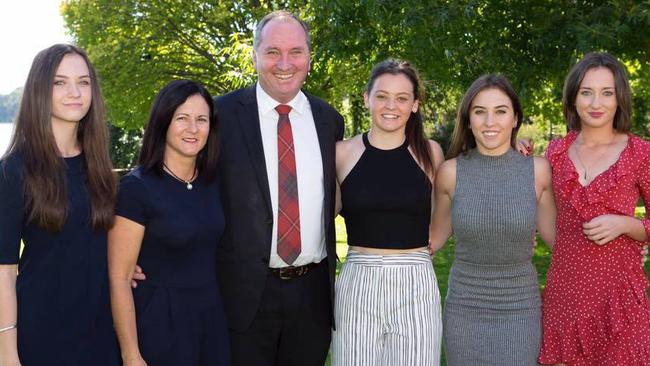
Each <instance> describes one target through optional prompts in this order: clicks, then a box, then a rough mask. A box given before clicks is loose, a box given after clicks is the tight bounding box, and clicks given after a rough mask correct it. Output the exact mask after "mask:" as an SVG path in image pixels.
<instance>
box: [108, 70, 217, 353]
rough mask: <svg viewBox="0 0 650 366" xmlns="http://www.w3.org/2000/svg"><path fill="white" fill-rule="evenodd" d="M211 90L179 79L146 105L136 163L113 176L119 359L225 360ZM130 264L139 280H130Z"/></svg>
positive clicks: (111, 257)
mask: <svg viewBox="0 0 650 366" xmlns="http://www.w3.org/2000/svg"><path fill="white" fill-rule="evenodd" d="M217 153H218V136H217V118H216V115H215V113H214V109H213V105H212V97H211V96H210V94H209V93H208V92H207V90H205V88H204V87H202V86H200V85H199V84H197V83H195V82H192V81H188V80H180V81H173V82H171V83H170V84H168V85H167V86H166V87H165V88H163V89H162V90H161V91H160V93H159V94H158V96H157V97H156V100H155V101H154V103H153V106H152V108H151V113H150V115H149V121H148V124H147V127H146V129H145V133H144V138H143V143H142V150H141V151H140V158H139V167H138V168H136V169H134V170H133V171H131V172H130V173H129V174H127V175H126V176H125V177H124V178H123V179H122V181H121V183H120V187H119V193H118V199H117V209H116V218H115V226H114V227H113V229H111V231H110V232H109V239H108V242H109V252H108V261H109V277H110V284H111V286H110V287H111V297H112V307H113V316H114V318H115V329H116V331H117V335H118V338H119V341H120V346H121V349H122V360H123V362H124V365H126V366H131V365H150V366H160V365H188V366H190V365H206V366H207V365H210V366H218V365H228V364H229V349H228V348H229V345H228V336H227V327H226V320H225V316H224V313H223V306H222V302H221V297H220V295H219V289H218V287H217V282H216V281H217V278H216V268H215V254H216V247H217V243H218V241H219V238H220V236H221V234H222V233H223V229H224V217H223V212H222V207H221V201H220V198H219V189H218V186H217V181H216V179H215V178H216V177H215V175H216V165H217V164H216V160H217ZM136 261H137V263H138V264H139V265H140V266H141V267H142V268H143V269H144V270H145V271H146V273H147V280H146V281H142V282H141V283H140V284H139V285H138V286H137V287H136V288H134V289H133V290H132V289H131V286H130V284H131V280H132V277H133V273H134V269H135V266H136Z"/></svg>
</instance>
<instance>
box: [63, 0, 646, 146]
mask: <svg viewBox="0 0 650 366" xmlns="http://www.w3.org/2000/svg"><path fill="white" fill-rule="evenodd" d="M282 8H286V9H288V10H290V11H294V12H296V13H297V14H299V15H300V16H301V17H302V18H303V19H305V20H306V21H307V23H308V24H309V25H310V27H311V32H312V40H313V41H312V43H313V59H312V71H311V72H310V76H309V78H308V80H307V84H306V85H305V88H306V89H307V90H309V91H310V92H312V93H314V94H316V95H319V96H321V97H323V98H325V99H326V100H328V101H329V102H330V103H332V104H333V105H335V106H336V107H337V108H339V110H341V111H342V112H343V113H344V114H345V115H346V117H347V118H346V119H347V127H348V128H347V129H346V130H347V134H348V135H351V134H353V133H357V132H359V131H361V130H362V129H364V128H366V127H367V123H368V121H367V117H366V113H365V111H364V108H363V100H362V93H363V89H364V87H365V83H366V79H367V76H368V74H369V71H370V69H371V68H372V66H373V64H375V63H376V62H379V61H381V60H383V59H385V58H387V57H398V58H404V59H408V60H410V61H411V62H412V63H413V64H414V65H416V66H417V67H418V69H419V70H420V72H421V76H422V78H423V79H424V80H425V86H426V92H427V95H428V98H427V100H426V103H425V104H424V111H425V115H426V120H427V123H428V131H429V132H430V133H431V134H433V135H438V136H439V138H441V139H444V137H445V135H446V134H447V133H448V131H449V129H450V128H449V123H450V122H451V121H453V118H454V115H455V108H456V104H457V102H458V100H459V98H460V97H461V96H462V93H463V92H464V90H465V88H467V87H468V86H469V84H470V83H471V82H472V81H473V80H474V79H475V78H476V77H478V76H480V75H481V74H484V73H488V72H500V73H503V74H505V75H506V76H508V77H509V78H510V79H511V81H512V82H513V85H514V86H515V89H516V90H517V91H518V93H519V95H520V97H521V98H522V102H523V105H524V109H525V115H526V121H528V122H530V123H531V125H530V126H531V128H529V132H530V133H532V134H535V135H536V136H535V137H537V138H538V139H541V138H542V137H543V138H548V137H549V136H550V134H551V133H553V134H562V133H564V131H565V130H564V127H563V126H564V123H563V122H562V116H561V89H562V84H563V81H564V77H565V76H566V74H567V72H568V71H569V69H570V67H571V66H572V65H573V64H574V63H575V62H576V61H577V60H578V59H579V58H580V57H582V56H583V55H584V54H585V53H587V52H590V51H609V52H612V53H613V54H615V55H616V56H617V57H619V59H621V60H622V61H623V62H624V63H625V65H626V66H627V68H628V72H629V75H630V80H631V83H632V86H633V90H634V106H635V114H634V131H635V132H637V133H639V134H641V135H644V136H646V137H648V136H650V127H649V126H648V120H649V119H650V32H648V31H647V30H648V29H650V3H649V2H647V1H627V0H610V1H585V0H577V1H563V0H544V1H537V2H531V1H527V0H502V1H490V0H465V1H440V0H428V1H426V0H425V1H422V0H402V1H387V0H375V1H370V0H357V1H343V0H311V1H246V2H242V1H233V0H221V1H191V2H190V1H182V0H161V1H157V2H150V1H138V0H120V1H112V0H71V1H68V2H66V3H64V5H63V6H62V12H63V15H64V18H65V21H66V24H67V26H68V28H69V30H70V32H71V34H72V35H73V37H74V38H75V40H76V42H77V43H78V45H79V46H81V47H83V48H85V49H86V50H87V51H88V53H89V55H90V57H91V59H92V60H93V62H94V63H95V66H96V67H97V69H98V70H99V73H100V75H101V78H102V81H101V82H102V87H103V90H104V94H105V96H106V100H107V105H108V107H109V115H110V118H111V121H112V122H113V123H114V124H115V125H117V126H120V127H125V128H128V129H135V128H139V127H141V126H142V125H143V124H144V122H145V120H146V115H147V113H148V108H149V105H150V103H151V100H152V99H153V97H154V96H155V94H156V93H157V91H158V90H159V89H160V88H161V87H162V86H163V85H164V84H166V83H167V82H168V81H170V80H172V79H177V78H190V79H194V80H197V81H200V82H202V83H203V84H205V85H206V86H207V87H208V89H209V90H210V91H211V92H212V93H214V94H221V93H224V92H226V91H229V90H232V89H236V88H239V87H241V86H244V85H247V84H249V83H251V82H253V81H254V80H255V75H254V70H253V68H252V63H251V59H250V53H251V45H252V29H253V27H254V25H255V22H256V21H257V20H258V19H260V18H261V17H262V16H263V15H264V14H266V13H268V12H270V11H271V10H275V9H282ZM531 131H532V132H531ZM543 147H544V145H543V144H542V146H540V148H543Z"/></svg>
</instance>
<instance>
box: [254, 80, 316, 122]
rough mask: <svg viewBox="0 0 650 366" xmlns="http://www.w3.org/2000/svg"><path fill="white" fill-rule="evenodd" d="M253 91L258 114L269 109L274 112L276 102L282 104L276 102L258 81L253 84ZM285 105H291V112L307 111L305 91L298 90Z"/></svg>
mask: <svg viewBox="0 0 650 366" xmlns="http://www.w3.org/2000/svg"><path fill="white" fill-rule="evenodd" d="M255 93H256V96H257V108H258V109H259V112H260V114H262V115H265V114H267V113H269V112H271V110H273V112H275V110H274V109H275V107H276V106H277V105H278V104H282V103H280V102H278V101H277V100H275V99H273V98H272V97H271V96H270V95H269V94H268V93H267V92H266V91H265V90H264V89H263V88H262V86H261V85H260V83H259V82H258V83H257V85H256V86H255ZM286 104H287V105H289V106H291V110H292V111H293V112H297V113H299V114H305V113H307V112H308V108H309V100H307V96H306V95H305V93H303V92H302V91H299V92H298V94H296V96H295V97H293V99H291V100H290V101H289V103H286Z"/></svg>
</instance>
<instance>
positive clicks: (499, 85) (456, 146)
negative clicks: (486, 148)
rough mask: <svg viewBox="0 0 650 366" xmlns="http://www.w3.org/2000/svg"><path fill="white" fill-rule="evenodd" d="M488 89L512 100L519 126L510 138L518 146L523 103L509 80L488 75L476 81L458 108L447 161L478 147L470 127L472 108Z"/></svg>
mask: <svg viewBox="0 0 650 366" xmlns="http://www.w3.org/2000/svg"><path fill="white" fill-rule="evenodd" d="M486 89H498V90H501V91H502V92H503V93H504V94H505V95H507V96H508V98H510V102H511V103H512V110H513V112H514V114H515V118H517V124H516V125H515V127H514V128H513V129H512V136H510V146H512V147H513V148H514V147H515V146H516V144H517V132H519V127H521V121H523V120H524V111H523V110H522V109H521V102H520V101H519V97H518V96H517V93H515V89H514V88H513V87H512V84H510V81H509V80H508V78H506V77H505V76H503V75H500V74H487V75H483V76H481V77H480V78H478V79H476V80H474V82H473V83H472V85H471V86H470V87H469V89H467V91H466V92H465V95H464V96H463V100H462V101H461V102H460V105H459V106H458V114H457V115H456V124H455V125H454V132H453V133H452V135H451V144H449V151H448V152H447V159H451V158H455V157H456V156H458V155H460V154H465V153H467V152H468V151H469V150H470V149H473V148H475V147H476V139H475V138H474V134H473V133H472V129H471V128H470V127H469V115H470V109H471V108H472V102H473V101H474V98H476V96H477V95H478V93H480V92H482V91H483V90H486Z"/></svg>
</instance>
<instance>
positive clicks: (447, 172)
mask: <svg viewBox="0 0 650 366" xmlns="http://www.w3.org/2000/svg"><path fill="white" fill-rule="evenodd" d="M455 186H456V158H452V159H449V160H445V161H444V162H443V163H442V164H441V165H440V167H439V168H438V172H437V174H436V188H442V189H445V190H448V191H451V190H453V188H454V187H455Z"/></svg>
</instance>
